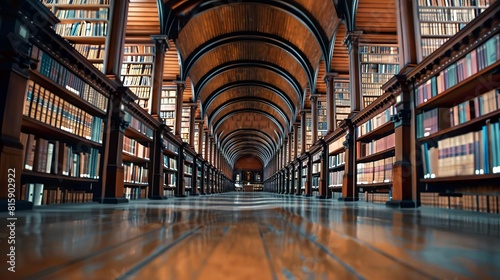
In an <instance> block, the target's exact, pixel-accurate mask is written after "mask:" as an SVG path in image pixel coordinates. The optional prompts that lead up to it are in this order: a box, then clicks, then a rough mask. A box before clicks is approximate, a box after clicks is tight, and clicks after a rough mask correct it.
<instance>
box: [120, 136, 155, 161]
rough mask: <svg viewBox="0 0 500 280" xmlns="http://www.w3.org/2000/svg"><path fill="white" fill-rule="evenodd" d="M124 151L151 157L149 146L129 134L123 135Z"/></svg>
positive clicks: (145, 157) (144, 157)
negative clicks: (131, 137)
mask: <svg viewBox="0 0 500 280" xmlns="http://www.w3.org/2000/svg"><path fill="white" fill-rule="evenodd" d="M123 152H124V153H127V154H129V155H133V156H136V157H139V158H143V159H149V147H147V146H144V145H142V144H141V143H139V142H137V141H136V140H134V139H130V138H128V137H127V136H123Z"/></svg>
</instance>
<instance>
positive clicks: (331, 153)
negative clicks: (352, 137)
mask: <svg viewBox="0 0 500 280" xmlns="http://www.w3.org/2000/svg"><path fill="white" fill-rule="evenodd" d="M342 152H344V147H340V148H338V149H336V150H333V151H331V152H329V153H328V156H334V155H337V154H340V153H342Z"/></svg>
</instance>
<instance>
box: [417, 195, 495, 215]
mask: <svg viewBox="0 0 500 280" xmlns="http://www.w3.org/2000/svg"><path fill="white" fill-rule="evenodd" d="M420 200H421V202H422V205H423V206H431V207H438V208H446V209H459V210H467V211H477V212H484V213H495V214H498V213H500V195H499V194H498V193H490V194H474V193H460V194H453V195H450V194H447V193H437V192H422V193H420Z"/></svg>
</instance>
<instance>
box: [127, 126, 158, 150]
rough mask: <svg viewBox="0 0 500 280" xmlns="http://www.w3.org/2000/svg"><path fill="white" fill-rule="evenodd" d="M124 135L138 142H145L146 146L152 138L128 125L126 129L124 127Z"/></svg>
mask: <svg viewBox="0 0 500 280" xmlns="http://www.w3.org/2000/svg"><path fill="white" fill-rule="evenodd" d="M125 136H127V137H128V138H130V139H134V140H136V141H138V142H139V143H141V144H145V145H147V146H149V143H150V142H151V141H153V139H151V138H149V137H148V136H146V135H145V134H142V133H140V132H139V131H137V130H136V129H135V128H132V127H128V128H127V129H125Z"/></svg>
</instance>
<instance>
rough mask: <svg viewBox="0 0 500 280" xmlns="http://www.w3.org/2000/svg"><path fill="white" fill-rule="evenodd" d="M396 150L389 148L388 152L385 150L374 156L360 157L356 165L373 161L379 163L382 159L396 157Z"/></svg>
mask: <svg viewBox="0 0 500 280" xmlns="http://www.w3.org/2000/svg"><path fill="white" fill-rule="evenodd" d="M394 152H395V148H394V147H392V148H389V149H387V150H383V151H380V152H377V153H374V154H371V155H369V156H364V157H360V158H358V159H357V160H356V163H364V162H371V161H377V160H380V159H384V158H388V157H391V156H394Z"/></svg>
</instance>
